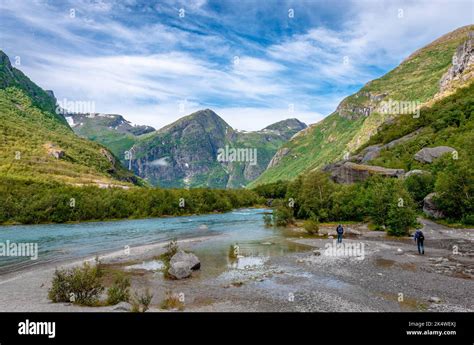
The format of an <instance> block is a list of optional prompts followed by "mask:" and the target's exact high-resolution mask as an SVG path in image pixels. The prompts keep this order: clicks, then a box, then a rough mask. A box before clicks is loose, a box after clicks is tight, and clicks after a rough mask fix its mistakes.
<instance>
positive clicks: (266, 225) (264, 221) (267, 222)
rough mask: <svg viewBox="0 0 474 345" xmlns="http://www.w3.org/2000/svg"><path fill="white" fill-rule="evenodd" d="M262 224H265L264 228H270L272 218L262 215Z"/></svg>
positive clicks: (266, 214)
mask: <svg viewBox="0 0 474 345" xmlns="http://www.w3.org/2000/svg"><path fill="white" fill-rule="evenodd" d="M263 223H264V224H265V227H267V228H269V227H271V226H272V216H271V215H270V214H268V213H265V214H264V215H263Z"/></svg>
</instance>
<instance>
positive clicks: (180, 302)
mask: <svg viewBox="0 0 474 345" xmlns="http://www.w3.org/2000/svg"><path fill="white" fill-rule="evenodd" d="M161 308H162V309H166V310H184V299H183V297H182V295H181V294H177V293H175V292H172V291H166V297H165V299H164V300H163V302H161Z"/></svg>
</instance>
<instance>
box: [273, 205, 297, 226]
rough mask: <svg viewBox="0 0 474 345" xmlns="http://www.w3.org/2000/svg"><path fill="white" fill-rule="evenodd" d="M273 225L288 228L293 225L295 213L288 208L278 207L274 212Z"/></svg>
mask: <svg viewBox="0 0 474 345" xmlns="http://www.w3.org/2000/svg"><path fill="white" fill-rule="evenodd" d="M273 223H274V224H275V225H276V226H287V225H289V224H291V223H293V212H292V210H290V209H289V208H288V207H285V206H278V207H277V208H276V209H275V210H274V211H273Z"/></svg>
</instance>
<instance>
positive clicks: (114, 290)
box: [107, 275, 130, 305]
mask: <svg viewBox="0 0 474 345" xmlns="http://www.w3.org/2000/svg"><path fill="white" fill-rule="evenodd" d="M129 300H130V279H129V278H127V277H124V276H123V275H119V276H117V278H115V281H114V284H113V285H112V286H111V287H110V288H109V289H108V290H107V304H109V305H115V304H117V303H120V302H128V301H129Z"/></svg>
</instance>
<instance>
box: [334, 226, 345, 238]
mask: <svg viewBox="0 0 474 345" xmlns="http://www.w3.org/2000/svg"><path fill="white" fill-rule="evenodd" d="M336 232H337V243H342V235H343V234H344V228H343V227H342V225H341V224H339V225H338V226H337V229H336Z"/></svg>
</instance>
